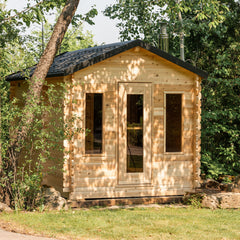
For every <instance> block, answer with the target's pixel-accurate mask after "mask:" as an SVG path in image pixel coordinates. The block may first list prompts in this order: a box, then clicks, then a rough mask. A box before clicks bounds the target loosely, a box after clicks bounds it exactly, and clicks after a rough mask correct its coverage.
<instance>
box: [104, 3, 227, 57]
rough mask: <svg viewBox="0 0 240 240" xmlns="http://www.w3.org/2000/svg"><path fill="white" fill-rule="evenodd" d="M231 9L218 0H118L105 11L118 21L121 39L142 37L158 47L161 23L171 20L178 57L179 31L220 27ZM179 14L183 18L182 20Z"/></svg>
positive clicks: (170, 27) (171, 49) (171, 33)
mask: <svg viewBox="0 0 240 240" xmlns="http://www.w3.org/2000/svg"><path fill="white" fill-rule="evenodd" d="M227 11H228V8H227V6H226V5H225V4H222V3H221V2H220V1H217V0H214V1H212V0H204V1H202V0H194V1H179V3H177V2H176V0H170V1H165V0H158V1H148V0H143V1H138V0H124V1H119V2H118V3H115V4H113V5H111V6H109V7H107V8H106V9H105V11H104V14H105V15H106V16H108V17H110V18H111V19H117V20H119V22H118V24H117V27H119V30H120V38H121V40H130V39H143V40H144V41H146V42H149V43H151V44H152V45H155V46H158V41H159V40H158V38H159V33H160V32H159V31H160V22H166V21H167V22H168V23H169V24H168V28H169V35H170V39H171V41H170V52H171V53H172V54H173V55H176V56H178V52H179V46H178V44H176V42H178V41H179V36H178V34H179V32H180V31H183V32H184V34H185V36H188V35H189V34H190V32H191V30H194V29H195V28H198V26H199V25H202V27H204V28H206V29H207V30H209V29H211V28H214V27H216V26H218V25H219V24H220V23H222V22H223V21H224V19H225V14H226V12H227ZM179 13H181V15H182V21H180V20H179Z"/></svg>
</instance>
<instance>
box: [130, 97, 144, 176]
mask: <svg viewBox="0 0 240 240" xmlns="http://www.w3.org/2000/svg"><path fill="white" fill-rule="evenodd" d="M127 172H143V95H141V94H128V95H127Z"/></svg>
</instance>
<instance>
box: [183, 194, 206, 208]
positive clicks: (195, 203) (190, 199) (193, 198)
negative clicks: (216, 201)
mask: <svg viewBox="0 0 240 240" xmlns="http://www.w3.org/2000/svg"><path fill="white" fill-rule="evenodd" d="M203 198H204V194H202V193H189V194H187V195H186V196H184V198H183V203H184V204H186V205H191V206H192V207H194V208H201V207H202V200H203Z"/></svg>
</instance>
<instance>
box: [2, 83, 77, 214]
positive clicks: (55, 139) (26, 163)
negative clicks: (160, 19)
mask: <svg viewBox="0 0 240 240" xmlns="http://www.w3.org/2000/svg"><path fill="white" fill-rule="evenodd" d="M24 84H26V82H25V83H21V85H24ZM22 87H23V86H22ZM44 89H45V91H44V93H43V94H42V97H41V102H40V104H38V105H37V106H34V109H30V111H34V112H35V116H36V117H35V120H34V123H33V124H32V126H31V128H30V130H29V132H28V136H27V139H26V141H25V142H24V144H23V147H22V148H21V149H19V150H18V151H19V152H20V159H21V161H20V162H18V163H15V165H14V163H13V165H14V168H13V171H9V169H8V168H7V166H6V164H7V163H9V162H11V160H10V159H9V158H8V157H9V155H8V151H9V144H10V142H11V136H12V133H14V131H15V128H16V125H17V124H18V122H19V120H20V119H21V117H22V115H23V114H24V113H23V111H22V103H24V102H25V100H24V99H25V98H26V97H27V96H26V93H24V94H23V96H20V97H19V98H13V99H12V101H10V102H8V103H5V104H4V105H3V108H2V109H1V113H2V116H3V117H2V119H1V121H2V128H1V147H2V159H3V165H2V166H3V171H5V174H3V175H2V176H4V177H2V178H1V181H0V185H1V186H2V187H3V188H5V187H7V186H8V183H9V182H10V183H11V189H12V192H11V195H12V199H13V202H12V205H13V206H14V207H15V209H28V210H32V209H34V208H36V207H39V206H41V205H42V202H43V199H42V190H41V183H42V180H43V178H44V176H45V174H49V173H54V172H56V171H59V170H60V171H61V170H62V166H63V161H64V146H63V141H64V140H65V139H71V138H72V137H73V135H74V134H75V133H76V132H79V131H81V129H79V128H75V127H74V125H75V124H76V123H77V122H78V121H79V118H77V117H73V118H70V119H69V120H66V119H64V116H63V104H64V95H65V92H66V86H64V85H63V84H59V85H58V84H54V85H53V84H48V85H45V86H44ZM1 92H3V93H4V94H5V91H4V90H2V91H1ZM56 119H57V121H56ZM46 163H47V164H46ZM49 163H50V165H49ZM51 163H52V164H51ZM49 166H50V167H49Z"/></svg>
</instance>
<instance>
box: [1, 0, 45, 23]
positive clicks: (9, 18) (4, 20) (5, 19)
mask: <svg viewBox="0 0 240 240" xmlns="http://www.w3.org/2000/svg"><path fill="white" fill-rule="evenodd" d="M42 3H44V0H42V1H41V2H39V3H37V4H35V5H34V6H32V7H29V8H26V9H24V10H22V11H21V12H18V13H17V14H15V15H13V16H11V17H8V18H4V19H2V20H1V22H0V24H3V23H4V22H7V21H10V20H12V19H13V18H15V17H17V16H19V15H21V14H22V13H24V12H28V11H30V10H32V9H33V8H35V7H37V6H38V5H41V4H42Z"/></svg>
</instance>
